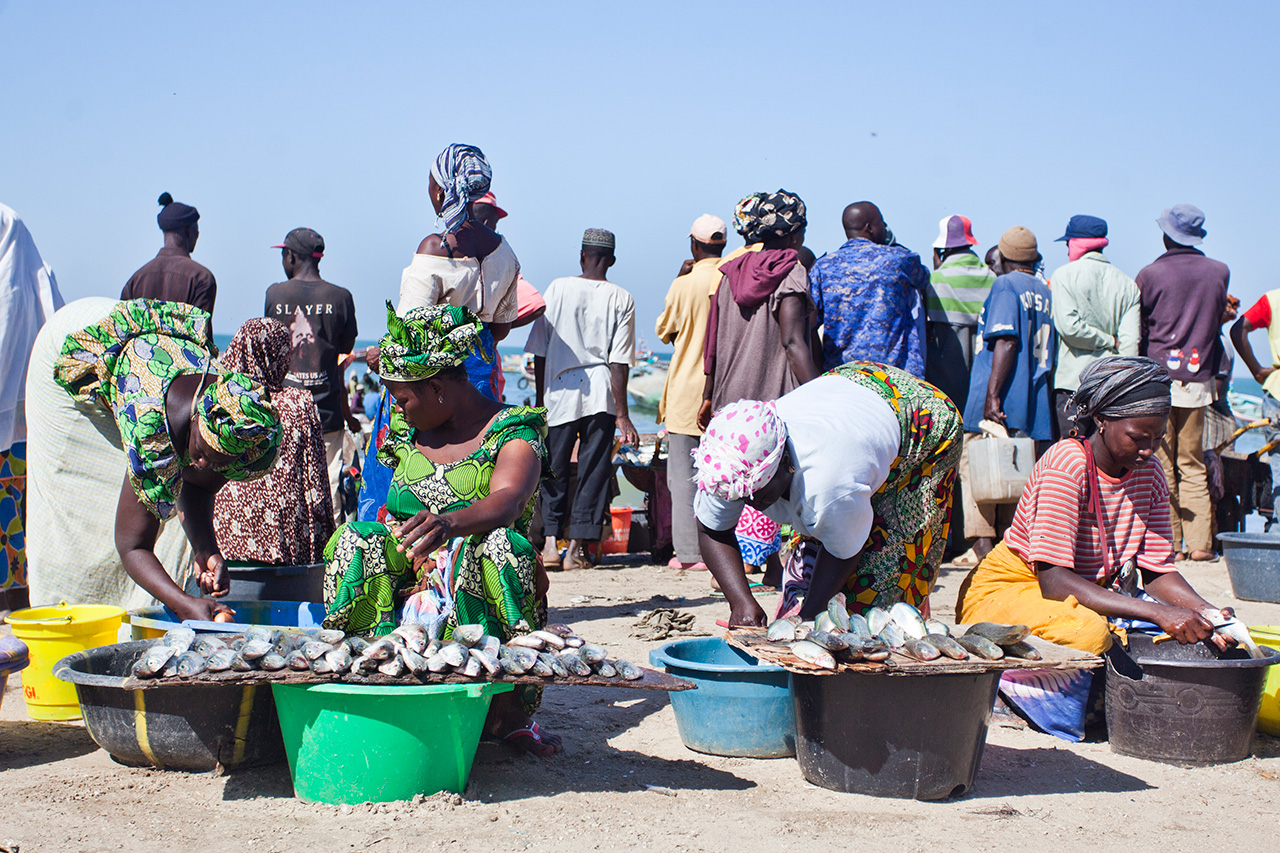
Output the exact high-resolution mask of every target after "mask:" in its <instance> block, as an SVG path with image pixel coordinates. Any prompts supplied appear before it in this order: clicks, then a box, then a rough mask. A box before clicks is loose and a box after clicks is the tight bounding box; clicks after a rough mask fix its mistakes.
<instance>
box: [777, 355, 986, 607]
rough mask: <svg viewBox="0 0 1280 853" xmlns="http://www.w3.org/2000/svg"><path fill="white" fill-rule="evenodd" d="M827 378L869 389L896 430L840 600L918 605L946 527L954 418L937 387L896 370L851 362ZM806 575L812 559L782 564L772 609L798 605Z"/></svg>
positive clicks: (957, 433) (956, 450)
mask: <svg viewBox="0 0 1280 853" xmlns="http://www.w3.org/2000/svg"><path fill="white" fill-rule="evenodd" d="M829 375H835V376H842V377H844V378H846V379H849V380H850V381H852V382H856V383H857V384H859V385H861V386H863V387H865V388H869V389H871V390H873V391H875V392H876V393H877V394H878V395H879V396H880V397H881V399H883V400H884V401H885V402H886V403H888V404H889V406H890V407H891V408H892V409H893V411H894V413H895V414H896V415H897V417H898V422H899V426H900V428H901V431H902V441H901V445H900V449H899V451H898V458H897V459H895V460H894V462H893V464H892V465H891V466H890V471H889V477H888V479H887V480H885V483H884V485H883V486H881V487H880V489H879V490H878V491H877V492H876V493H875V495H874V496H873V497H872V499H871V506H872V510H873V512H874V521H873V522H872V525H871V535H870V536H869V537H868V538H867V542H866V544H865V545H864V546H863V548H862V551H861V559H860V560H859V563H858V569H857V571H856V572H854V573H853V575H852V577H850V578H849V582H848V584H847V585H846V587H845V596H846V600H847V601H848V604H849V607H850V609H851V610H852V611H853V612H862V611H865V610H867V609H869V608H870V607H873V606H878V607H888V606H890V605H892V604H894V603H896V602H898V601H905V602H907V603H908V604H912V605H915V606H917V607H919V606H921V605H922V604H923V603H924V602H925V600H926V599H927V597H928V595H929V590H930V588H931V587H932V586H933V582H934V580H935V579H936V578H937V571H938V566H940V565H941V564H942V552H943V550H944V549H945V547H946V543H947V537H948V534H949V530H950V525H951V498H952V492H953V490H954V487H955V478H956V463H957V462H958V461H959V459H960V449H961V433H962V430H961V422H960V413H959V412H958V411H957V410H956V407H955V405H954V404H953V403H952V402H951V400H950V399H948V398H947V396H946V395H945V394H943V393H942V392H941V391H939V390H938V389H937V388H934V387H933V386H932V385H930V384H929V383H927V382H924V381H923V380H920V379H916V378H915V377H913V376H910V375H909V374H907V373H906V372H905V371H903V370H899V369H897V368H893V367H888V366H886V365H881V364H872V363H869V362H853V363H850V364H846V365H843V366H841V367H838V368H836V369H835V370H834V371H831V374H829ZM813 544H815V545H818V544H821V543H813ZM812 570H813V561H812V560H804V559H798V560H790V561H788V565H787V568H786V570H785V572H784V578H783V590H782V602H781V603H780V604H779V610H780V611H789V610H792V609H794V608H797V607H798V605H799V603H800V602H801V600H802V599H803V598H804V595H805V593H806V592H807V591H808V589H809V581H810V578H811V576H812Z"/></svg>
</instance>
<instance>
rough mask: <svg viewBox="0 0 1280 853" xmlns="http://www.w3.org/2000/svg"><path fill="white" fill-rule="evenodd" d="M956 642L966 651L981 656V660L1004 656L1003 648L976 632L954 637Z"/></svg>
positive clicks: (997, 658) (998, 658) (996, 658)
mask: <svg viewBox="0 0 1280 853" xmlns="http://www.w3.org/2000/svg"><path fill="white" fill-rule="evenodd" d="M956 642H957V643H959V644H960V645H961V646H963V647H964V650H965V651H966V652H969V653H970V654H972V655H976V656H977V657H980V658H982V659H983V660H1000V658H1002V657H1004V649H1002V648H1000V647H999V646H997V645H996V644H995V643H993V642H991V641H990V640H988V639H987V638H986V637H981V636H979V635H977V634H965V635H964V636H962V637H956Z"/></svg>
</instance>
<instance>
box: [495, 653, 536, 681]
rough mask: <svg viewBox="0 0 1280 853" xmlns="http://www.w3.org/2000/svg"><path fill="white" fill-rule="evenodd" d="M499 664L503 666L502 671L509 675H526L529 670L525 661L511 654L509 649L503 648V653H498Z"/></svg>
mask: <svg viewBox="0 0 1280 853" xmlns="http://www.w3.org/2000/svg"><path fill="white" fill-rule="evenodd" d="M498 666H500V667H502V671H503V672H505V673H506V674H507V675H524V674H525V673H526V672H528V671H529V667H527V666H525V662H524V661H523V660H522V659H520V658H517V657H516V656H515V655H512V654H510V653H509V652H508V651H507V649H503V650H502V654H500V655H498Z"/></svg>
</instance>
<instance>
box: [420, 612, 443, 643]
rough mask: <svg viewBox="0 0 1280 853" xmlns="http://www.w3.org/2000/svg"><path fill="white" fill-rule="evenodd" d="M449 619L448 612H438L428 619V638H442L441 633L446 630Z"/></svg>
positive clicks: (426, 625) (426, 624)
mask: <svg viewBox="0 0 1280 853" xmlns="http://www.w3.org/2000/svg"><path fill="white" fill-rule="evenodd" d="M448 621H449V614H448V613H437V614H436V615H435V616H432V617H430V618H428V619H427V621H426V623H425V627H426V629H427V639H428V640H438V639H440V634H441V633H442V632H443V631H444V626H445V624H446V623H447V622H448Z"/></svg>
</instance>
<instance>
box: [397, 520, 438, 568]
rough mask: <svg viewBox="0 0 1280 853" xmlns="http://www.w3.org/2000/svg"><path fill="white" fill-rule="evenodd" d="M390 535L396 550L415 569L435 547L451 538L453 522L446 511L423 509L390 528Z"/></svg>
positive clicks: (425, 560)
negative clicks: (394, 542)
mask: <svg viewBox="0 0 1280 853" xmlns="http://www.w3.org/2000/svg"><path fill="white" fill-rule="evenodd" d="M391 535H392V536H393V537H395V539H396V550H397V551H400V552H401V553H403V554H404V555H405V556H407V557H408V558H409V561H410V562H411V563H412V564H413V568H414V570H415V571H417V570H420V569H421V568H422V567H423V566H424V565H426V563H427V559H428V558H429V557H430V556H431V555H432V554H433V553H435V550H436V549H437V548H439V547H440V546H441V545H443V544H444V543H446V542H448V541H449V540H450V539H452V538H453V522H451V521H450V520H449V515H448V514H447V513H446V514H445V515H436V514H434V513H430V512H427V511H426V510H423V511H422V512H420V513H418V514H417V515H415V516H414V517H413V518H410V519H409V520H408V521H403V522H401V523H400V524H399V525H397V526H395V527H393V528H391Z"/></svg>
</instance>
